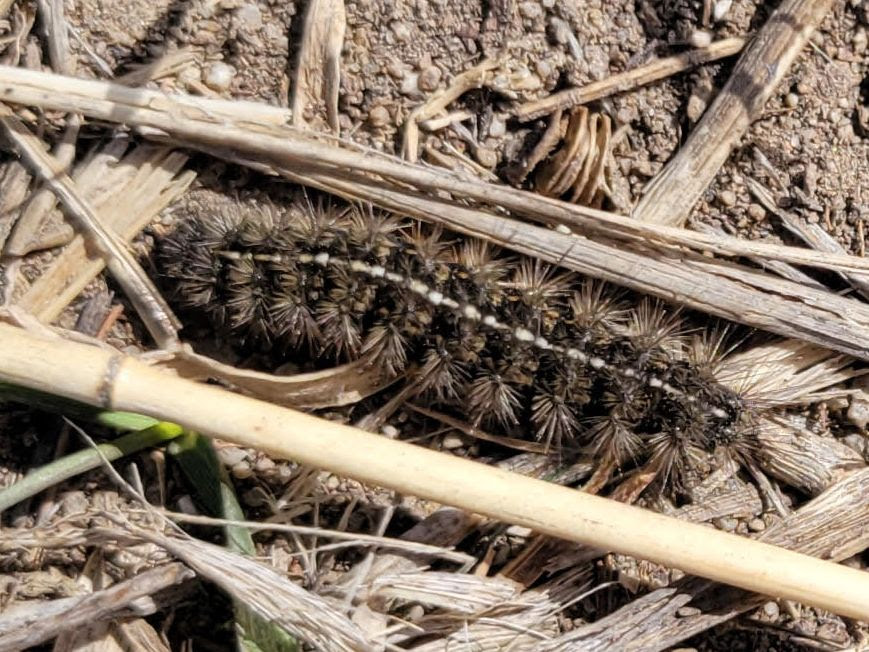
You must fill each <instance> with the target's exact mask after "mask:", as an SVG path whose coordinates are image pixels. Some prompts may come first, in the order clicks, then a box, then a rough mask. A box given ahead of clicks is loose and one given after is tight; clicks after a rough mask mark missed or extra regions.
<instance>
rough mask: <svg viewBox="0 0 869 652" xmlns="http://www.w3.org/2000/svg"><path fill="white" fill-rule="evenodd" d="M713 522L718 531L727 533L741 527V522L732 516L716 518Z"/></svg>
mask: <svg viewBox="0 0 869 652" xmlns="http://www.w3.org/2000/svg"><path fill="white" fill-rule="evenodd" d="M713 522H714V523H715V525H716V527H718V529H720V530H724V531H725V532H733V531H734V530H735V529H736V526H737V525H739V521H737V520H736V519H735V518H733V517H732V516H724V517H722V518H716V519H715V520H714V521H713Z"/></svg>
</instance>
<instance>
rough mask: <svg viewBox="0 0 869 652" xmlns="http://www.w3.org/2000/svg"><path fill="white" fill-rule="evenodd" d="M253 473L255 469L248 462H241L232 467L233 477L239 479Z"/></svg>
mask: <svg viewBox="0 0 869 652" xmlns="http://www.w3.org/2000/svg"><path fill="white" fill-rule="evenodd" d="M252 475H253V469H251V468H250V464H249V463H248V462H239V463H238V464H236V465H234V466H233V467H232V477H234V478H237V479H238V480H244V479H246V478H249V477H250V476H252Z"/></svg>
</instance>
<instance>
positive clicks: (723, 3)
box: [712, 0, 733, 22]
mask: <svg viewBox="0 0 869 652" xmlns="http://www.w3.org/2000/svg"><path fill="white" fill-rule="evenodd" d="M732 4H733V0H718V2H716V3H715V4H714V5H712V20H714V21H715V22H718V21H719V20H721V19H722V18H724V16H725V15H726V14H727V12H728V11H730V5H732Z"/></svg>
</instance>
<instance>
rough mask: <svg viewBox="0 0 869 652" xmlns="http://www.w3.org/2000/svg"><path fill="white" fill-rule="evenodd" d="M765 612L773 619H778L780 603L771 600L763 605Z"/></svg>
mask: <svg viewBox="0 0 869 652" xmlns="http://www.w3.org/2000/svg"><path fill="white" fill-rule="evenodd" d="M763 614H764V615H765V616H766V617H767V618H770V619H771V620H777V619H778V615H779V608H778V603H777V602H773V601H772V600H770V601H769V602H765V603H764V605H763Z"/></svg>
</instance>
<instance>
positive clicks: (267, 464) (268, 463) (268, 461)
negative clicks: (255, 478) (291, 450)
mask: <svg viewBox="0 0 869 652" xmlns="http://www.w3.org/2000/svg"><path fill="white" fill-rule="evenodd" d="M275 466H276V464H275V461H274V460H273V459H272V458H270V457H266V456H264V455H263V456H261V457H260V458H259V459H258V460H257V461H256V464H254V468H255V469H256V470H257V471H258V472H260V473H263V472H265V471H271V470H272V469H274V468H275Z"/></svg>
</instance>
